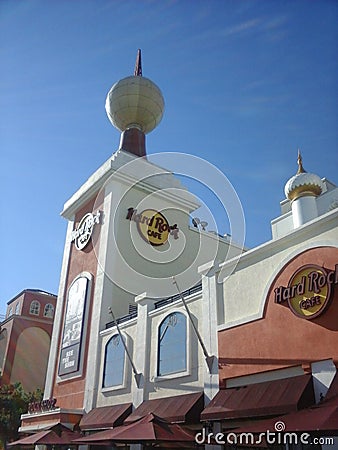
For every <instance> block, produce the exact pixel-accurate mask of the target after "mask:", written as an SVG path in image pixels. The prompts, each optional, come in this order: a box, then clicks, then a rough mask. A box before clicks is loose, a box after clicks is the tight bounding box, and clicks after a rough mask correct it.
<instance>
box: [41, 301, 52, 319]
mask: <svg viewBox="0 0 338 450" xmlns="http://www.w3.org/2000/svg"><path fill="white" fill-rule="evenodd" d="M43 315H44V317H53V315H54V306H53V305H52V304H51V303H47V305H46V306H45V310H44V312H43Z"/></svg>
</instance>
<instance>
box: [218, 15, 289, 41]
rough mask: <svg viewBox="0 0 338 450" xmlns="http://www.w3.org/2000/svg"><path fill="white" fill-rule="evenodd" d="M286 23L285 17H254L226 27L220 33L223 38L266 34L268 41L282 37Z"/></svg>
mask: <svg viewBox="0 0 338 450" xmlns="http://www.w3.org/2000/svg"><path fill="white" fill-rule="evenodd" d="M286 22H287V17H286V16H285V15H280V16H276V17H266V16H262V17H256V18H252V19H250V20H245V21H242V22H240V23H237V24H234V25H230V26H227V27H225V28H223V29H222V30H221V31H220V35H221V36H223V37H228V36H240V35H245V34H247V33H250V32H259V33H267V34H268V35H269V36H270V39H274V38H280V37H283V36H284V28H283V27H284V25H285V24H286Z"/></svg>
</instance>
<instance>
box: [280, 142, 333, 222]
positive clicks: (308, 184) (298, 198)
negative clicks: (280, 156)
mask: <svg viewBox="0 0 338 450" xmlns="http://www.w3.org/2000/svg"><path fill="white" fill-rule="evenodd" d="M297 162H298V171H297V173H296V175H294V176H293V177H292V178H290V180H289V181H288V182H287V183H286V185H285V188H284V192H285V195H286V197H287V198H288V199H289V200H290V201H291V208H292V218H293V226H294V228H298V227H300V226H301V225H303V224H304V223H306V222H309V221H310V220H312V219H315V218H316V217H318V210H317V203H316V198H317V197H318V196H319V195H320V194H321V193H322V191H323V188H324V185H323V182H322V180H321V178H320V177H319V176H318V175H315V174H313V173H308V172H306V171H305V170H304V168H303V164H302V156H301V154H300V151H299V150H298V159H297Z"/></svg>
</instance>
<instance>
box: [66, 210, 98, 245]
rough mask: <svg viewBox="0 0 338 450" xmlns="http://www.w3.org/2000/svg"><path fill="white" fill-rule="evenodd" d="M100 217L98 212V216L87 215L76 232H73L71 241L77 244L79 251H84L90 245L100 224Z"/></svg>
mask: <svg viewBox="0 0 338 450" xmlns="http://www.w3.org/2000/svg"><path fill="white" fill-rule="evenodd" d="M100 216H101V213H100V211H97V212H96V214H92V213H87V214H85V215H84V216H83V217H82V219H81V220H80V223H79V225H78V227H77V228H76V230H74V231H73V232H72V236H71V241H72V242H74V243H75V247H76V248H77V249H78V250H82V249H84V248H85V247H86V245H87V244H88V243H89V241H90V238H91V237H92V234H93V229H94V226H95V224H96V223H100Z"/></svg>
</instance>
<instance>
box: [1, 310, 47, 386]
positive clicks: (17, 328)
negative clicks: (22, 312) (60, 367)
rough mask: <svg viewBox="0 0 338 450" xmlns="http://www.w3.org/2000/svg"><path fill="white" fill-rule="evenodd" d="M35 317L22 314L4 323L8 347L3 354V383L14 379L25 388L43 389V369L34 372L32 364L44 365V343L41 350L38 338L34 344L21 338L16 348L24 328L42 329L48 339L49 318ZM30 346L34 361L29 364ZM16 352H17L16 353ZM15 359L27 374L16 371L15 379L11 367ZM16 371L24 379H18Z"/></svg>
mask: <svg viewBox="0 0 338 450" xmlns="http://www.w3.org/2000/svg"><path fill="white" fill-rule="evenodd" d="M35 317H36V316H32V317H29V318H24V317H22V316H15V317H13V319H12V320H10V321H9V322H8V323H6V324H5V325H4V326H5V327H6V329H7V332H8V334H7V338H8V347H7V353H6V356H5V364H4V369H3V376H2V380H1V382H2V383H3V384H8V383H10V382H14V381H21V382H22V383H23V384H24V387H25V388H26V389H27V390H35V389H36V388H37V387H39V388H41V389H43V387H44V381H45V376H46V373H45V371H41V370H40V369H38V370H37V371H36V372H34V365H39V367H40V366H45V365H46V361H47V358H48V351H46V348H45V347H46V346H45V343H42V345H41V351H40V346H39V341H38V340H37V341H36V342H35V343H34V345H32V342H31V341H30V340H29V339H28V340H23V341H21V345H20V348H19V349H18V348H17V345H18V341H19V339H20V336H21V335H22V333H24V332H25V330H31V329H33V328H39V329H40V330H43V331H42V332H45V333H46V335H47V336H48V339H49V341H50V338H51V334H52V327H53V324H52V323H51V320H49V322H50V323H48V322H47V321H46V322H43V321H40V320H39V319H36V318H35ZM46 339H47V337H46ZM32 348H34V350H35V351H34V358H33V360H34V363H33V364H30V355H31V352H32ZM48 350H49V348H48ZM18 352H19V354H17V353H18ZM15 359H16V360H17V362H18V361H20V360H21V363H20V365H22V370H23V371H25V370H27V374H26V375H23V373H24V372H17V373H16V375H15V379H13V376H12V369H13V365H14V360H15ZM33 360H32V362H33ZM18 373H22V375H20V376H22V378H23V377H24V378H25V380H23V379H19V378H18V377H20V376H19V375H18Z"/></svg>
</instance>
